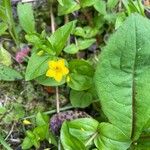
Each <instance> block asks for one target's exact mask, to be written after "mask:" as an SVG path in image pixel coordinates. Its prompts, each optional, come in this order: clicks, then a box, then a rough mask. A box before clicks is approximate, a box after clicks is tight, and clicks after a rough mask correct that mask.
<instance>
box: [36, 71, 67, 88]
mask: <svg viewBox="0 0 150 150" xmlns="http://www.w3.org/2000/svg"><path fill="white" fill-rule="evenodd" d="M35 80H36V81H37V82H38V83H39V84H42V85H45V86H59V85H62V84H64V83H65V82H66V80H65V78H63V79H62V81H60V82H57V81H56V80H55V79H53V78H51V77H47V76H46V75H45V74H44V75H42V76H39V77H38V78H36V79H35Z"/></svg>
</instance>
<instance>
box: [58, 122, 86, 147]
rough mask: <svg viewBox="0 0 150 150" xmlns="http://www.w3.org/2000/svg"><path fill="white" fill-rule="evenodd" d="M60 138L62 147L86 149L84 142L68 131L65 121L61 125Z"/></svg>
mask: <svg viewBox="0 0 150 150" xmlns="http://www.w3.org/2000/svg"><path fill="white" fill-rule="evenodd" d="M60 139H61V143H62V145H63V148H64V149H66V150H77V149H78V150H86V148H85V146H84V144H83V143H82V142H81V141H80V140H78V139H77V138H76V137H74V136H72V135H71V134H70V133H69V128H68V123H67V122H64V123H63V125H62V128H61V135H60Z"/></svg>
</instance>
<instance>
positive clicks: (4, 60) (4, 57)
mask: <svg viewBox="0 0 150 150" xmlns="http://www.w3.org/2000/svg"><path fill="white" fill-rule="evenodd" d="M0 64H3V65H5V66H10V65H11V64H12V61H11V55H10V53H9V52H8V51H7V50H6V49H4V48H3V47H2V46H1V45H0Z"/></svg>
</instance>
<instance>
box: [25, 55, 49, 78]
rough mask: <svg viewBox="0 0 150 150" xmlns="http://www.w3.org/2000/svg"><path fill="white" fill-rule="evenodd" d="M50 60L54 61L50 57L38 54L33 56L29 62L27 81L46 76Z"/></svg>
mask: <svg viewBox="0 0 150 150" xmlns="http://www.w3.org/2000/svg"><path fill="white" fill-rule="evenodd" d="M49 60H52V58H51V57H50V56H48V55H42V56H38V55H37V54H33V55H32V56H31V57H30V59H29V62H28V66H27V69H26V74H25V79H26V80H27V81H28V80H32V79H35V78H37V77H39V76H41V75H43V74H46V71H47V70H48V61H49Z"/></svg>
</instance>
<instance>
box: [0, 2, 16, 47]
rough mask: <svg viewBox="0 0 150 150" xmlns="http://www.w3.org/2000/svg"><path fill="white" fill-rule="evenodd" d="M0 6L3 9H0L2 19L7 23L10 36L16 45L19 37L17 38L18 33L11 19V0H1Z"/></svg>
mask: <svg viewBox="0 0 150 150" xmlns="http://www.w3.org/2000/svg"><path fill="white" fill-rule="evenodd" d="M2 8H3V9H2V11H0V15H2V19H3V21H4V22H5V23H7V24H8V28H9V33H10V35H11V36H12V38H13V40H14V41H15V44H17V45H18V43H19V38H18V34H17V31H16V27H15V23H14V19H13V14H12V7H11V0H3V3H2ZM3 10H4V11H3ZM3 15H4V16H3Z"/></svg>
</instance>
